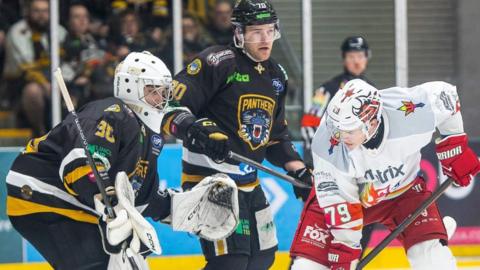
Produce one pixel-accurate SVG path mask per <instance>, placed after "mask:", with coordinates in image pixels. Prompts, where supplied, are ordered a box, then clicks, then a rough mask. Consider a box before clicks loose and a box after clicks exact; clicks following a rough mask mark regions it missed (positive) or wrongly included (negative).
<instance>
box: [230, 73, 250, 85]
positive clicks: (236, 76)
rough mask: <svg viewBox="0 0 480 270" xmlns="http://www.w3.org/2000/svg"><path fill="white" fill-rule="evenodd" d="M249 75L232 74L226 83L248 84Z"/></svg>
mask: <svg viewBox="0 0 480 270" xmlns="http://www.w3.org/2000/svg"><path fill="white" fill-rule="evenodd" d="M249 81H250V75H248V74H240V73H238V72H234V73H233V74H232V75H230V76H228V78H227V83H230V82H249Z"/></svg>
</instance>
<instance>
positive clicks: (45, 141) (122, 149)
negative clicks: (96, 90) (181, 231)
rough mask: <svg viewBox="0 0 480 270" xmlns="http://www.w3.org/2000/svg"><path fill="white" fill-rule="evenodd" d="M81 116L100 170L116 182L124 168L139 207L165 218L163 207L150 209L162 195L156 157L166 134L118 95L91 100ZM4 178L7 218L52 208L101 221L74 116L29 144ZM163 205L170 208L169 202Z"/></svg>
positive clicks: (59, 211) (66, 214) (93, 181)
mask: <svg viewBox="0 0 480 270" xmlns="http://www.w3.org/2000/svg"><path fill="white" fill-rule="evenodd" d="M78 116H79V119H80V125H81V126H82V129H83V131H84V134H85V136H86V137H87V141H88V143H89V146H88V147H89V150H90V153H91V154H92V157H93V158H94V160H95V162H96V166H97V168H100V167H101V168H102V169H104V170H106V171H107V172H108V174H109V176H110V179H111V181H112V182H113V181H114V180H115V176H116V173H117V172H119V171H125V172H126V173H127V174H128V176H129V179H130V181H131V183H132V186H133V189H134V191H135V195H136V199H135V205H136V206H143V207H142V209H143V210H144V211H143V213H142V214H143V215H144V216H151V217H153V218H154V219H159V218H163V217H160V216H159V215H162V213H160V212H162V211H160V209H157V210H156V211H153V210H152V209H151V207H148V205H149V204H150V205H152V206H153V205H157V204H158V203H159V200H161V199H162V198H160V197H159V196H158V195H159V193H158V192H157V190H158V176H157V157H158V155H159V153H160V151H161V150H162V147H163V141H164V140H163V138H162V137H161V136H160V135H159V134H156V133H154V132H153V131H151V130H150V129H148V127H146V126H144V125H143V124H142V122H141V121H140V120H139V119H138V118H137V117H136V116H135V114H134V113H133V112H132V111H131V110H130V109H129V108H128V106H127V105H125V104H124V103H123V102H122V101H121V100H119V99H116V98H107V99H103V100H99V101H95V102H91V103H88V104H87V105H85V106H84V107H83V108H82V109H80V111H79V112H78ZM6 182H7V190H8V197H7V214H8V215H9V216H21V215H27V214H33V213H42V212H50V213H52V212H53V213H57V214H60V215H64V216H67V217H69V218H71V219H74V220H77V221H82V222H89V223H96V222H97V218H98V213H96V211H95V209H94V204H93V196H94V194H97V193H99V190H98V187H97V185H96V183H95V178H94V177H93V173H92V170H91V168H90V166H89V165H88V164H87V162H86V155H85V152H84V148H83V147H82V144H81V138H80V135H79V132H78V130H77V129H76V127H75V123H74V121H73V116H72V115H71V114H69V115H68V116H67V117H66V119H65V120H64V121H62V122H61V123H60V124H59V125H57V126H56V127H55V128H53V129H52V130H51V131H50V132H49V133H48V134H46V135H45V136H43V137H41V138H36V139H33V140H31V141H30V142H29V143H28V145H27V146H26V149H25V150H24V151H23V152H22V153H21V154H20V155H19V156H18V157H17V158H16V159H15V161H14V163H13V165H12V167H11V170H10V171H9V173H8V175H7V181H6ZM104 184H105V186H107V185H113V183H104ZM165 204H166V205H165V207H166V208H167V211H169V210H168V208H169V207H170V206H169V202H167V203H165Z"/></svg>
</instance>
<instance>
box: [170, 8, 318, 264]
mask: <svg viewBox="0 0 480 270" xmlns="http://www.w3.org/2000/svg"><path fill="white" fill-rule="evenodd" d="M232 24H233V25H234V28H235V30H234V35H233V44H231V45H223V46H212V47H209V48H207V49H206V50H204V51H203V52H201V53H200V54H199V55H198V56H197V57H196V58H195V59H194V60H193V61H192V62H191V63H190V64H189V65H188V66H187V67H186V68H185V69H184V70H182V71H181V72H180V73H178V74H177V75H176V76H175V77H174V81H173V85H174V87H175V91H174V97H175V99H176V100H177V101H178V102H179V103H180V105H182V106H185V107H187V108H188V109H189V110H190V112H191V113H189V112H176V113H174V114H172V115H170V116H168V117H167V120H166V123H167V124H168V123H170V125H169V126H170V127H169V129H168V130H164V132H165V134H172V135H174V136H176V137H177V138H179V139H182V140H183V146H184V148H183V157H182V166H183V168H182V187H183V188H184V189H189V188H192V187H194V186H195V185H197V183H198V182H199V181H200V180H201V179H203V178H205V177H206V176H209V175H213V174H215V173H217V172H221V173H226V174H228V175H229V176H230V177H231V178H232V179H233V180H234V181H235V183H236V185H237V186H238V201H239V208H240V211H239V217H240V219H239V225H238V227H237V230H236V231H235V232H234V233H233V234H232V235H230V236H229V237H227V238H224V239H221V240H218V241H206V240H204V239H201V245H202V250H203V254H204V256H205V258H206V260H207V264H206V266H205V268H204V269H205V270H219V269H222V270H223V269H226V265H228V269H231V270H266V269H269V268H270V266H271V265H272V264H273V261H274V259H275V251H276V250H277V237H276V229H275V224H274V222H273V216H272V213H271V211H270V204H269V203H268V201H267V199H266V197H265V194H264V192H263V190H262V188H261V187H260V183H259V179H258V175H257V170H256V169H255V168H253V167H250V166H248V165H246V164H244V163H239V162H238V161H235V160H233V159H232V158H230V157H229V156H228V153H229V151H230V150H231V151H233V152H235V153H238V154H240V155H243V156H245V157H247V158H249V159H252V160H254V161H256V162H262V161H263V160H264V159H267V160H268V161H270V163H272V164H273V165H275V166H277V167H281V168H284V169H285V170H286V171H288V174H289V175H290V176H292V177H295V178H297V179H299V180H300V181H302V182H304V183H307V184H309V183H311V179H312V175H311V174H310V171H309V170H308V169H307V168H306V167H305V164H304V163H303V161H302V159H301V158H300V156H299V155H298V153H297V152H296V150H295V149H294V147H293V145H292V142H291V139H290V137H289V135H288V125H287V122H286V120H285V97H286V95H287V91H288V76H287V73H286V72H285V70H284V69H283V67H282V66H281V65H279V64H278V63H277V62H276V61H275V60H274V59H273V58H272V57H270V56H271V50H272V47H273V44H274V41H275V40H277V39H279V38H280V36H281V35H280V28H279V24H278V17H277V13H276V12H275V10H274V8H273V6H272V4H271V3H270V2H269V1H268V0H241V1H238V2H237V3H236V5H235V7H234V9H233V15H232ZM167 124H166V126H168V125H167Z"/></svg>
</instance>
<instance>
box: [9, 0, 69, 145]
mask: <svg viewBox="0 0 480 270" xmlns="http://www.w3.org/2000/svg"><path fill="white" fill-rule="evenodd" d="M49 19H50V18H49V2H48V1H47V0H32V1H31V2H30V3H29V5H28V12H27V17H26V18H25V19H23V20H20V21H19V22H17V23H15V24H14V25H13V26H12V28H11V29H10V31H9V32H8V35H7V39H6V45H5V46H6V48H5V51H6V53H5V55H6V59H5V69H4V78H5V80H6V81H7V91H10V92H11V94H10V99H11V102H12V105H13V106H14V107H15V109H16V110H17V112H18V118H19V121H20V123H21V125H25V126H28V127H31V128H32V129H33V135H34V136H38V135H42V134H44V133H45V131H46V127H47V123H48V121H47V119H48V117H47V116H48V115H49V110H50V109H49V108H50V106H48V105H47V104H48V102H49V100H50V96H51V85H50V82H49V79H48V78H49V77H50V75H49V72H50V70H49V69H50V60H49V59H50V56H49V54H50V53H49V46H50V45H49V33H48V31H49ZM57 34H58V37H59V41H60V42H63V40H64V39H65V36H66V31H65V29H63V27H61V26H59V29H58V33H57Z"/></svg>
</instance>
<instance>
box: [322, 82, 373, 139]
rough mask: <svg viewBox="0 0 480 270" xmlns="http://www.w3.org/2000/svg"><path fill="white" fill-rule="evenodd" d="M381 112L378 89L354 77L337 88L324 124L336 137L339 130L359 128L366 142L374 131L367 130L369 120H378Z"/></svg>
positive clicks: (369, 127) (369, 125)
mask: <svg viewBox="0 0 480 270" xmlns="http://www.w3.org/2000/svg"><path fill="white" fill-rule="evenodd" d="M381 114H382V100H381V98H380V93H379V91H378V89H376V88H375V87H373V86H372V85H370V84H368V83H367V82H365V81H363V80H361V79H354V80H351V81H348V82H347V83H346V84H345V86H344V87H343V88H342V89H339V90H338V92H337V93H336V94H335V96H333V98H332V100H331V101H330V103H329V104H328V107H327V117H326V125H327V128H328V129H329V130H330V131H331V133H332V136H333V137H334V138H337V139H338V138H339V134H340V131H353V130H356V129H361V130H362V132H363V133H364V134H365V135H366V140H365V142H366V141H368V140H370V138H371V137H372V136H373V135H374V134H375V131H376V130H373V131H372V132H369V131H370V129H371V128H372V126H371V123H370V121H371V120H373V119H377V120H378V121H380V119H381ZM378 126H379V125H376V126H375V129H377V128H378Z"/></svg>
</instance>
